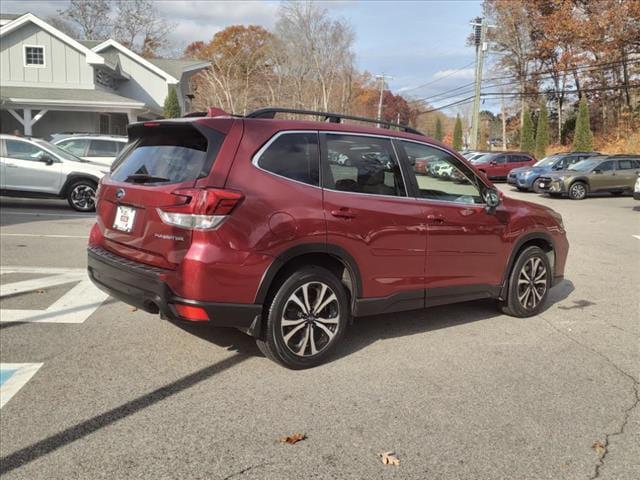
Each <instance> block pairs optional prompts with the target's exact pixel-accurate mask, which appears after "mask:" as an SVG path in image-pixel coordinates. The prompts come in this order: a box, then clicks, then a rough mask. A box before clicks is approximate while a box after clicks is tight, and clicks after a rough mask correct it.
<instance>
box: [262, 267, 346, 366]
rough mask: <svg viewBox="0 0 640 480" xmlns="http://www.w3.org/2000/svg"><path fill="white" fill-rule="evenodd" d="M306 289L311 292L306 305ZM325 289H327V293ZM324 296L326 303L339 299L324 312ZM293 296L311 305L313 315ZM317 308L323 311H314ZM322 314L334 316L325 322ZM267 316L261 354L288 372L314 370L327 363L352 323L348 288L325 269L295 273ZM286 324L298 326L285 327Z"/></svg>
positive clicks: (274, 298)
mask: <svg viewBox="0 0 640 480" xmlns="http://www.w3.org/2000/svg"><path fill="white" fill-rule="evenodd" d="M305 285H306V286H307V287H306V288H307V292H308V294H307V299H308V301H306V302H305V301H304V288H305ZM323 285H324V286H326V287H327V290H326V291H324V292H323V291H322V286H323ZM298 293H300V294H301V295H297V294H298ZM320 293H324V296H323V299H324V300H325V301H326V300H328V299H330V298H331V294H334V295H335V300H331V302H330V303H328V304H327V305H326V306H325V307H324V308H322V303H324V302H323V301H322V300H321V301H320V302H318V297H319V296H320ZM293 296H296V297H297V298H298V299H299V300H301V301H302V302H303V304H305V303H308V304H309V305H310V306H311V307H312V308H311V312H307V313H305V312H304V311H303V309H302V308H301V307H300V304H299V303H297V302H295V301H294V300H292V297H293ZM319 303H320V304H319ZM314 307H321V308H320V310H318V311H314ZM296 309H297V310H298V311H296ZM296 314H297V315H298V316H296ZM321 314H323V315H331V316H330V317H327V318H324V320H325V322H323V321H321V319H323V317H322V316H321ZM300 315H301V316H300ZM265 316H266V318H265V319H264V320H265V322H266V325H265V329H264V338H257V339H256V343H257V345H258V348H259V349H260V351H261V352H262V353H263V354H264V355H265V356H266V357H267V358H269V359H271V360H273V361H275V362H277V363H279V364H281V365H283V366H285V367H287V368H291V369H295V370H299V369H303V368H311V367H315V366H316V365H320V364H321V363H323V362H324V361H325V360H326V359H327V358H328V357H329V356H330V355H331V354H332V352H333V351H334V349H335V346H336V345H337V344H338V343H340V340H341V339H342V337H343V335H344V333H345V331H346V329H347V325H348V323H349V316H350V312H349V301H348V297H347V293H346V290H345V287H344V285H343V284H342V283H341V282H340V280H339V279H338V278H336V276H335V275H333V274H332V273H331V272H329V271H328V270H326V269H324V268H322V267H318V266H313V265H310V266H307V267H303V268H301V269H299V270H297V271H295V272H293V273H292V274H291V275H290V276H289V277H288V278H287V279H286V280H285V281H284V282H283V283H282V284H281V285H280V286H279V287H278V289H277V291H276V292H274V294H273V296H272V300H271V302H270V304H269V307H268V312H267V313H265ZM287 317H288V318H287ZM283 321H289V322H291V323H294V325H288V326H283V325H282V322H283ZM329 322H330V323H329ZM285 329H286V332H285ZM294 330H295V332H294ZM329 333H332V336H330V335H329ZM287 337H289V338H288V339H287ZM314 348H315V349H316V353H314V351H313V349H314ZM294 349H297V350H298V352H297V353H296V352H294Z"/></svg>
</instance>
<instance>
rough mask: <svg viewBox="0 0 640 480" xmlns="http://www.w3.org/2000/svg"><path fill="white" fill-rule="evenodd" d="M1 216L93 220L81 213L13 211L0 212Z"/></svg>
mask: <svg viewBox="0 0 640 480" xmlns="http://www.w3.org/2000/svg"><path fill="white" fill-rule="evenodd" d="M2 215H27V216H30V217H71V218H95V215H93V214H92V215H87V214H82V213H78V214H75V213H44V212H42V213H40V212H39V213H33V212H21V211H13V210H0V216H2Z"/></svg>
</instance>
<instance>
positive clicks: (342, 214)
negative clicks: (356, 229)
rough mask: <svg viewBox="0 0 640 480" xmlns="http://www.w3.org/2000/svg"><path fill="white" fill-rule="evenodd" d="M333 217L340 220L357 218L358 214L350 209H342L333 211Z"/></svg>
mask: <svg viewBox="0 0 640 480" xmlns="http://www.w3.org/2000/svg"><path fill="white" fill-rule="evenodd" d="M331 215H333V216H334V217H338V218H355V216H356V214H355V213H353V212H352V211H351V210H349V209H348V208H344V207H343V208H340V209H339V210H331Z"/></svg>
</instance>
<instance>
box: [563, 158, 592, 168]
mask: <svg viewBox="0 0 640 480" xmlns="http://www.w3.org/2000/svg"><path fill="white" fill-rule="evenodd" d="M585 158H588V157H579V156H577V155H572V156H570V157H567V158H565V159H563V160H562V168H567V167H568V166H570V165H573V164H574V163H578V162H579V161H580V160H584V159H585Z"/></svg>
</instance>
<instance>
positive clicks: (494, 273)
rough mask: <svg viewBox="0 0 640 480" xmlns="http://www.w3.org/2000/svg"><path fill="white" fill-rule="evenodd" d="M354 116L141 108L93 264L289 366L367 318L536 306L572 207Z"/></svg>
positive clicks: (97, 232) (562, 254)
mask: <svg viewBox="0 0 640 480" xmlns="http://www.w3.org/2000/svg"><path fill="white" fill-rule="evenodd" d="M283 112H284V113H287V114H289V115H290V116H291V115H292V114H294V113H295V114H297V115H311V114H312V115H315V116H316V117H318V116H321V117H324V118H326V120H327V121H325V122H320V121H302V120H284V119H276V114H278V113H283ZM216 114H217V115H218V116H215V115H216ZM349 119H350V120H354V119H357V117H347V116H344V115H339V114H333V113H320V112H307V111H291V110H286V109H263V110H259V111H257V112H254V113H252V114H249V115H247V116H245V117H234V116H230V115H224V114H221V113H219V112H218V113H216V111H214V110H213V109H210V112H209V114H208V115H205V116H200V117H195V116H194V117H192V118H184V119H178V120H163V121H154V122H144V123H136V124H132V125H131V126H130V127H129V144H128V146H127V147H125V149H124V150H123V153H122V154H121V156H120V157H119V158H118V159H117V160H116V162H115V163H114V166H113V167H112V172H111V174H110V175H107V176H105V177H104V178H103V180H102V182H101V184H100V186H99V189H98V192H97V199H96V200H97V222H96V224H95V225H94V227H93V229H92V230H91V235H90V239H89V247H88V257H89V258H88V270H89V275H90V277H91V279H92V280H93V281H94V282H95V283H96V285H98V286H99V287H100V288H102V289H103V290H104V291H106V292H108V293H109V294H111V295H112V296H114V297H115V298H118V299H120V300H122V301H124V302H126V303H128V304H130V305H134V306H136V307H138V308H140V309H142V310H145V311H147V312H151V313H160V314H161V315H162V316H163V317H165V318H168V319H171V320H185V321H191V322H208V323H210V324H211V325H216V326H226V327H236V328H239V329H241V330H243V331H245V332H247V333H248V334H250V335H252V336H254V337H255V338H256V341H257V343H258V346H259V347H260V349H261V350H262V352H264V354H265V355H266V356H267V357H269V358H271V359H273V360H275V361H277V362H279V363H281V364H283V365H285V366H287V367H290V368H306V367H311V366H314V365H317V364H319V363H321V362H322V361H324V360H325V359H326V358H327V356H328V355H329V354H331V352H332V351H333V350H334V349H335V347H336V345H337V344H338V342H339V341H340V339H341V338H342V337H343V335H344V334H345V331H346V329H347V326H348V325H349V323H350V321H351V319H352V318H353V317H359V316H366V315H372V314H382V313H391V312H399V311H404V310H412V309H419V308H424V307H428V306H432V305H441V304H446V303H453V302H461V301H467V300H474V299H481V298H495V299H496V300H497V301H498V303H499V305H500V306H501V307H502V309H503V310H504V311H505V312H507V313H508V314H510V315H513V316H516V317H527V316H531V315H535V314H536V313H538V312H539V311H540V310H541V308H542V307H543V304H544V302H545V299H546V297H547V294H548V292H549V289H550V288H551V287H552V286H553V285H554V284H555V283H556V282H557V281H558V279H560V278H562V276H563V272H564V266H565V260H566V258H567V252H568V243H567V239H566V236H565V231H564V227H563V223H562V218H561V217H560V215H559V214H557V213H556V212H554V211H553V210H551V209H549V208H546V207H544V206H541V205H536V204H533V203H528V202H524V201H518V200H513V199H510V198H508V197H504V196H503V195H501V194H499V193H498V192H497V190H495V188H494V187H493V186H492V184H491V183H490V182H489V181H488V180H487V179H486V177H485V176H484V175H482V174H480V173H479V172H478V171H477V170H476V169H475V168H474V167H473V166H472V165H470V164H469V163H467V162H466V161H465V160H464V159H463V158H462V157H461V156H460V155H458V154H457V153H456V152H454V151H452V150H450V149H449V148H447V147H445V146H444V145H442V144H440V143H438V142H435V141H433V140H431V139H429V138H427V137H425V136H423V135H421V134H420V133H419V132H417V131H415V130H412V129H410V128H408V127H404V126H401V125H395V124H384V123H382V126H383V127H386V128H384V129H382V128H376V127H373V126H372V127H367V126H362V125H361V124H359V125H355V124H345V123H343V121H344V120H349ZM359 120H361V121H362V120H364V119H359ZM367 121H368V119H367ZM424 158H429V159H434V160H437V161H440V162H446V163H448V164H450V165H451V167H452V169H453V171H454V172H455V173H456V175H455V181H454V178H442V177H434V176H431V175H430V174H429V171H428V169H424V168H419V166H418V167H417V162H416V160H417V159H424ZM416 167H417V168H416Z"/></svg>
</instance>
